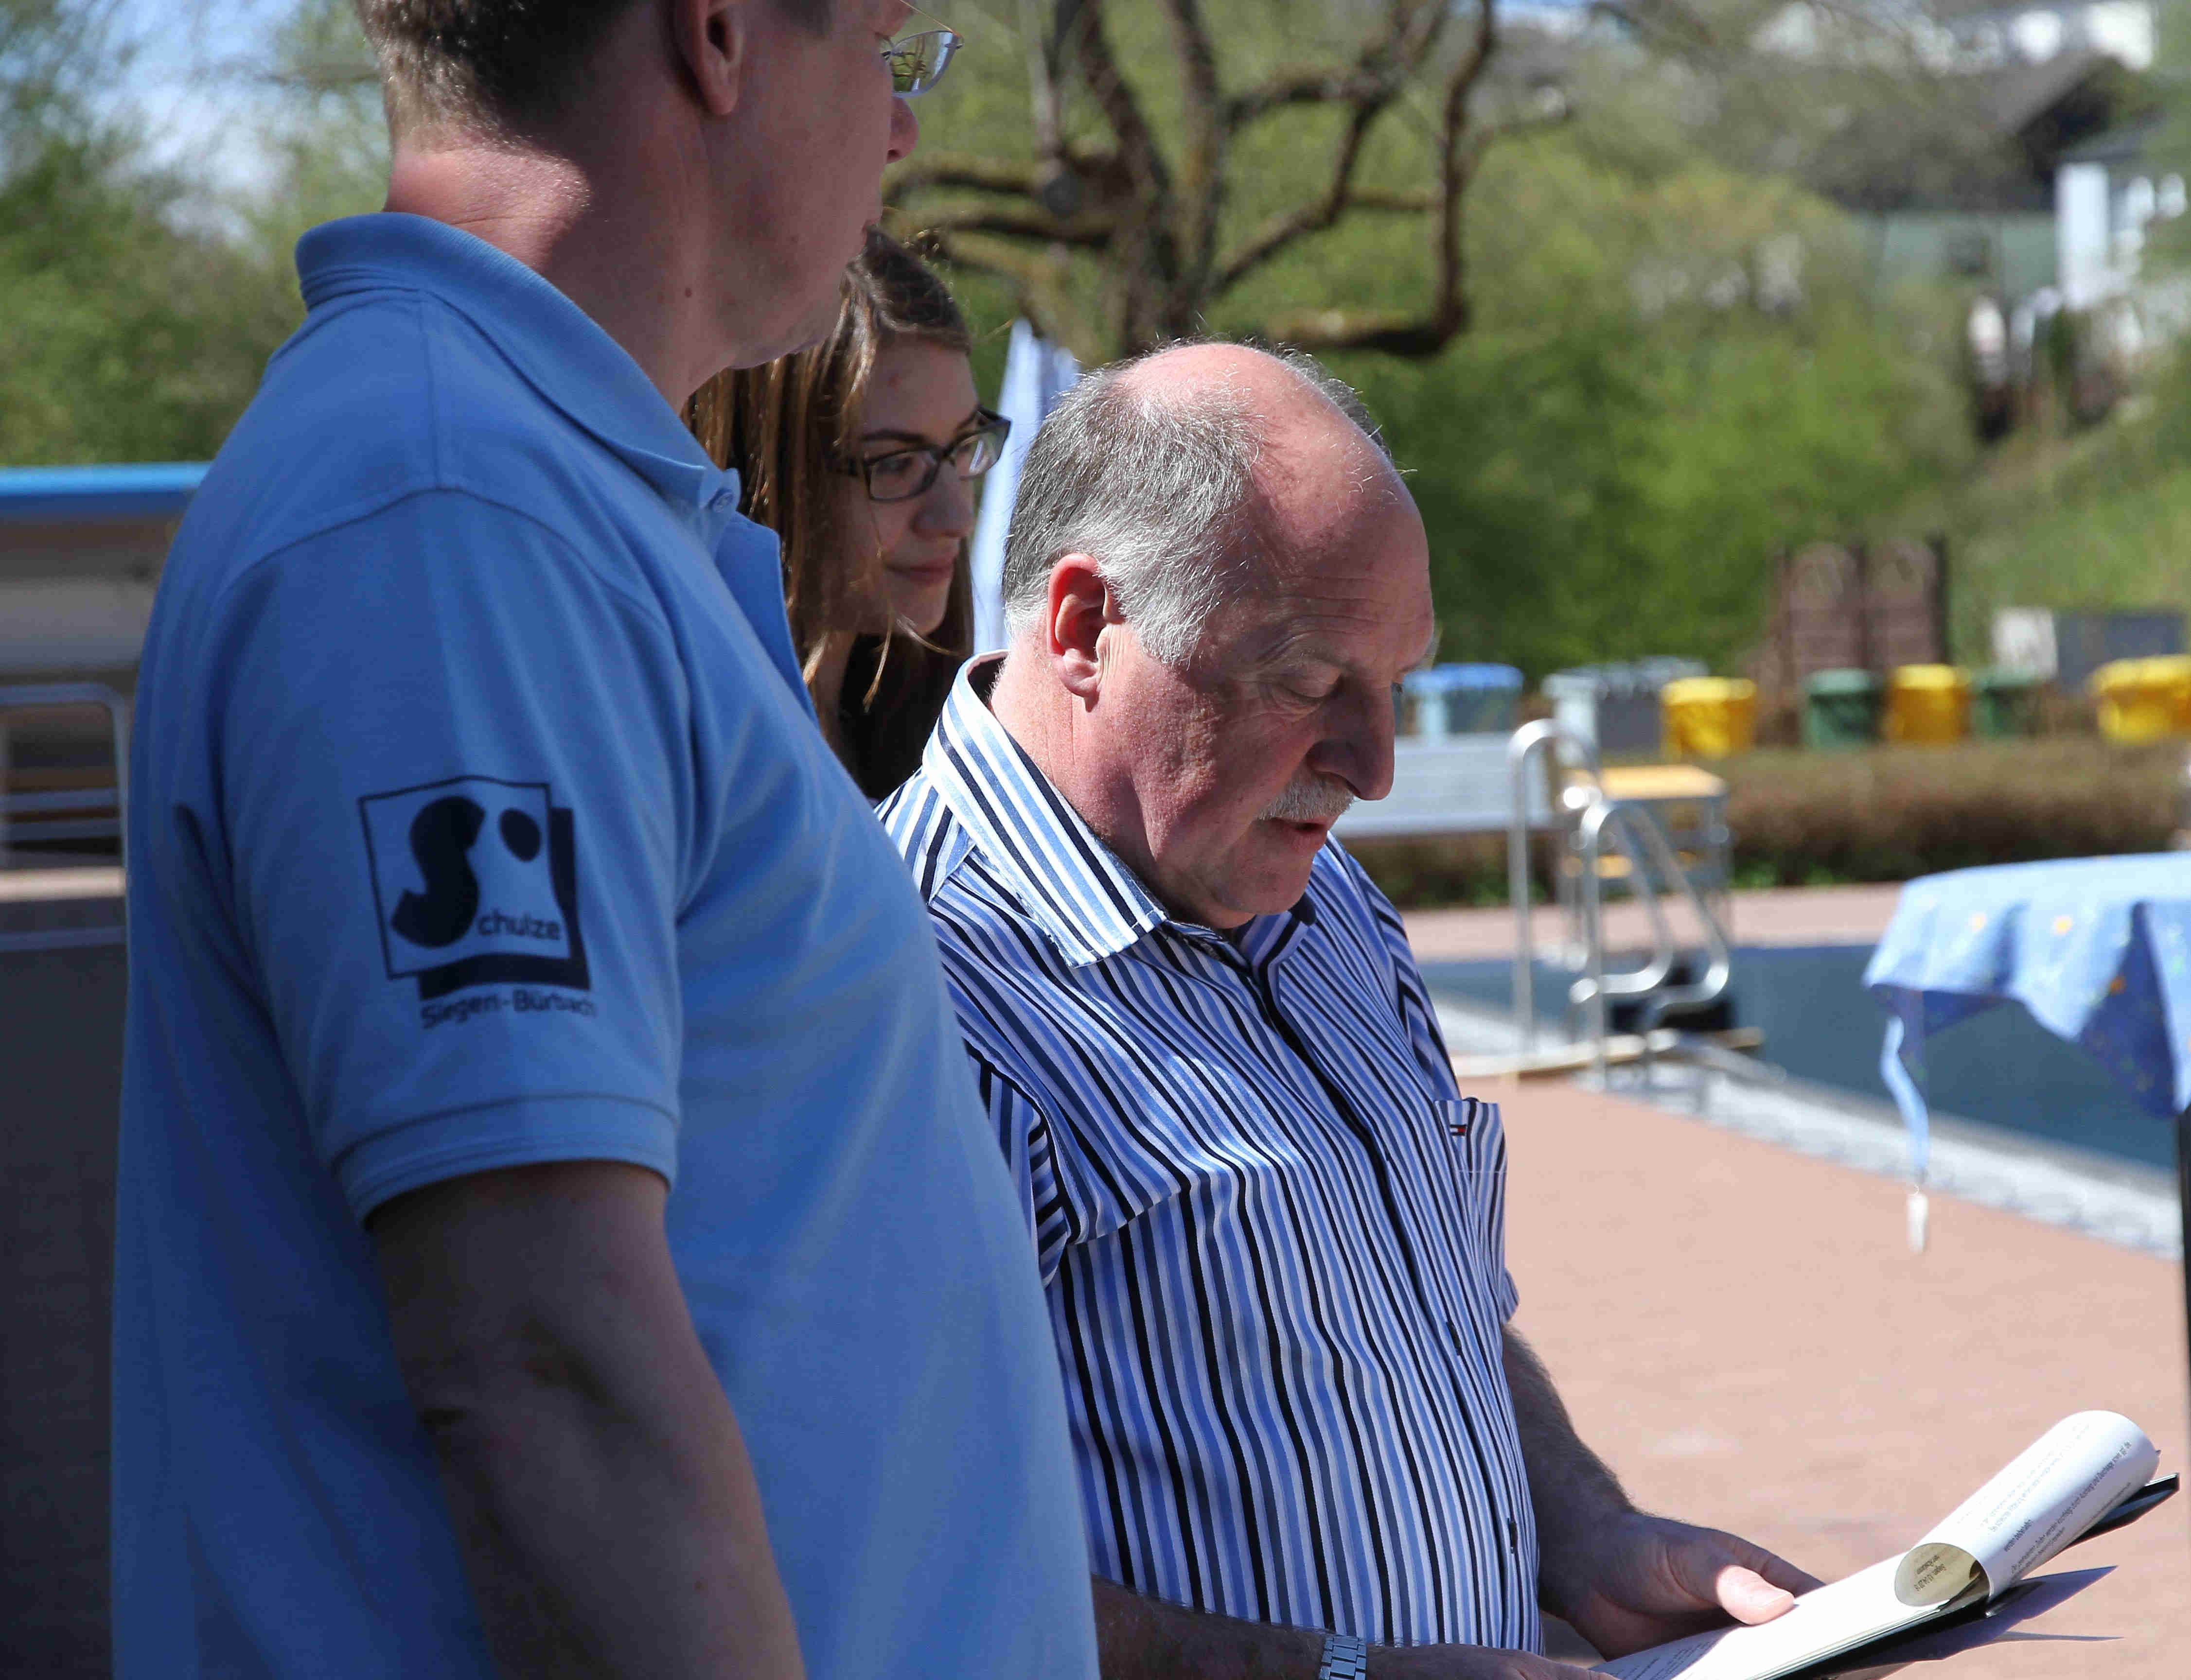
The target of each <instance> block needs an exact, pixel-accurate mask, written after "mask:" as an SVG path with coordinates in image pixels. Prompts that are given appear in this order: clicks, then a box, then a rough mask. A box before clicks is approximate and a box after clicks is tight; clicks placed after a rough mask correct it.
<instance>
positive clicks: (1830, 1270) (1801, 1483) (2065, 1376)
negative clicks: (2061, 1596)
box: [1498, 1086, 2191, 1680]
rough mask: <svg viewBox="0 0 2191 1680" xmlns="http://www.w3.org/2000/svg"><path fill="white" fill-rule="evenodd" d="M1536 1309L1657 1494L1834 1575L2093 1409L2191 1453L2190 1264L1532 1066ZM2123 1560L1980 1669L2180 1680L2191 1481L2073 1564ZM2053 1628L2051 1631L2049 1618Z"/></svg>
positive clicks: (1516, 1149)
mask: <svg viewBox="0 0 2191 1680" xmlns="http://www.w3.org/2000/svg"><path fill="white" fill-rule="evenodd" d="M1498 1094H1499V1095H1500V1099H1501V1101H1502V1103H1503V1104H1504V1106H1505V1116H1506V1130H1507V1134H1508V1138H1509V1140H1510V1143H1509V1146H1510V1150H1511V1178H1510V1184H1509V1191H1508V1198H1507V1207H1508V1229H1509V1235H1508V1244H1509V1254H1510V1261H1511V1265H1512V1268H1513V1271H1514V1274H1515V1277H1516V1279H1517V1281H1518V1283H1519V1284H1520V1286H1521V1290H1522V1308H1521V1312H1520V1314H1519V1315H1518V1317H1517V1320H1516V1322H1517V1325H1519V1327H1520V1328H1521V1329H1522V1332H1523V1333H1524V1334H1525V1335H1527V1336H1528V1337H1530V1338H1531V1339H1532V1340H1533V1341H1534V1342H1535V1343H1536V1345H1537V1347H1538V1348H1539V1352H1540V1353H1542V1354H1543V1355H1544V1357H1545V1361H1546V1363H1547V1364H1548V1365H1550V1366H1551V1369H1552V1371H1553V1373H1554V1375H1555V1376H1556V1377H1557V1378H1558V1379H1559V1382H1560V1386H1561V1388H1562V1392H1563V1393H1564V1394H1565V1395H1566V1397H1567V1399H1568V1405H1570V1407H1571V1408H1572V1409H1573V1410H1574V1415H1575V1419H1576V1422H1577V1426H1578V1427H1579V1429H1580V1431H1581V1433H1582V1434H1583V1436H1584V1439H1586V1440H1588V1441H1589V1442H1591V1444H1593V1445H1594V1446H1596V1448H1597V1449H1598V1450H1600V1451H1601V1452H1602V1454H1603V1455H1604V1456H1606V1458H1607V1459H1608V1461H1610V1462H1611V1463H1612V1464H1613V1467H1615V1468H1616V1469H1617V1470H1618V1471H1619V1473H1620V1474H1621V1475H1622V1477H1623V1478H1624V1479H1625V1481H1626V1483H1627V1485H1628V1487H1629V1490H1630V1493H1631V1494H1632V1495H1633V1496H1634V1497H1635V1498H1636V1500H1637V1501H1638V1502H1639V1503H1641V1504H1642V1505H1643V1506H1644V1507H1647V1508H1649V1509H1653V1510H1658V1511H1662V1512H1665V1513H1669V1514H1672V1515H1678V1516H1681V1517H1682V1518H1687V1519H1689V1520H1692V1521H1697V1522H1704V1523H1710V1524H1714V1525H1716V1526H1719V1527H1722V1528H1727V1529H1731V1530H1734V1531H1735V1532H1737V1533H1740V1534H1744V1535H1748V1536H1750V1538H1752V1539H1754V1540H1756V1541H1758V1542H1759V1543H1760V1544H1761V1545H1766V1546H1769V1547H1773V1548H1774V1549H1775V1550H1776V1551H1778V1552H1782V1553H1783V1554H1784V1555H1785V1556H1787V1557H1788V1558H1790V1559H1792V1560H1793V1561H1795V1562H1796V1563H1799V1564H1802V1565H1803V1566H1804V1567H1806V1568H1807V1569H1811V1570H1812V1571H1813V1573H1815V1574H1818V1575H1824V1576H1827V1577H1829V1578H1831V1577H1833V1576H1836V1575H1843V1574H1846V1573H1847V1572H1848V1571H1849V1570H1851V1569H1857V1568H1859V1567H1861V1566H1863V1565H1864V1564H1869V1563H1873V1562H1875V1561H1877V1560H1878V1559H1879V1558H1883V1557H1887V1556H1888V1555H1890V1554H1892V1553H1893V1552H1898V1551H1900V1550H1902V1549H1903V1548H1904V1547H1908V1546H1909V1545H1911V1544H1912V1543H1914V1542H1915V1541H1916V1540H1917V1538H1918V1537H1919V1536H1920V1535H1921V1534H1922V1533H1923V1532H1924V1530H1926V1528H1927V1527H1929V1526H1930V1525H1931V1524H1932V1523H1934V1522H1935V1521H1937V1520H1938V1518H1941V1517H1943V1516H1944V1515H1946V1514H1947V1513H1948V1512H1949V1510H1950V1509H1952V1508H1953V1507H1955V1505H1956V1504H1957V1503H1958V1502H1960V1501H1961V1500H1962V1498H1963V1497H1964V1496H1966V1494H1968V1493H1970V1492H1971V1491H1972V1490H1974V1489H1975V1488H1977V1487H1978V1484H1980V1483H1982V1482H1983V1481H1984V1480H1985V1479H1986V1478H1988V1477H1989V1476H1990V1475H1991V1474H1992V1473H1994V1472H1995V1470H1997V1469H1999V1468H2000V1466H2001V1465H2003V1464H2005V1463H2006V1461H2008V1460H2009V1459H2010V1458H2011V1457H2012V1456H2014V1455H2015V1454H2016V1453H2017V1451H2019V1450H2021V1449H2022V1448H2023V1447H2024V1446H2026V1445H2027V1444H2029V1443H2030V1442H2031V1441H2032V1440H2033V1439H2035V1438H2036V1437H2037V1436H2038V1435H2039V1434H2040V1433H2041V1432H2042V1431H2043V1430H2044V1429H2046V1427H2047V1426H2048V1425H2050V1424H2052V1423H2053V1422H2055V1421H2056V1420H2057V1419H2058V1418H2060V1417H2062V1416H2065V1415H2067V1414H2068V1413H2069V1412H2073V1411H2078V1410H2086V1409H2087V1408H2093V1407H2104V1408H2107V1409H2110V1410H2117V1411H2120V1412H2123V1413H2125V1414H2126V1415H2127V1416H2131V1417H2132V1418H2135V1419H2136V1420H2137V1422H2140V1423H2141V1424H2143V1426H2144V1427H2145V1429H2146V1430H2147V1432H2148V1433H2149V1434H2151V1435H2152V1436H2153V1438H2154V1441H2155V1442H2156V1443H2158V1444H2159V1445H2160V1450H2161V1458H2162V1467H2163V1468H2164V1469H2165V1470H2168V1469H2180V1468H2182V1467H2184V1465H2185V1461H2186V1449H2187V1446H2191V1428H2188V1427H2187V1424H2191V1413H2187V1406H2191V1397H2187V1394H2186V1377H2185V1359H2184V1347H2183V1334H2184V1331H2183V1316H2182V1314H2183V1307H2182V1292H2181V1289H2182V1286H2181V1281H2180V1279H2179V1275H2178V1273H2177V1269H2176V1268H2175V1267H2174V1266H2173V1265H2171V1264H2170V1263H2167V1262H2165V1261H2162V1260H2158V1259H2154V1258H2153V1257H2149V1256H2147V1255H2143V1254H2137V1253H2132V1252H2130V1251H2126V1250H2124V1249H2120V1248H2118V1247H2114V1246H2110V1245H2108V1244H2105V1243H2102V1242H2099V1241H2096V1240H2092V1239H2091V1238H2088V1237H2084V1236H2080V1235H2077V1234H2074V1233H2071V1232H2068V1231H2063V1230H2058V1229H2052V1228H2050V1227H2048V1226H2044V1225H2040V1224H2034V1223H2029V1222H2028V1221H2026V1220H2023V1219H2022V1218H2019V1217H2016V1216H2015V1215H2012V1214H2008V1213H2002V1212H1995V1211H1993V1210H1990V1209H1987V1208H1982V1207H1976V1206H1969V1205H1967V1204H1962V1203H1957V1202H1953V1201H1949V1200H1945V1199H1942V1198H1936V1200H1935V1202H1934V1208H1933V1242H1932V1251H1931V1252H1929V1253H1927V1254H1925V1255H1921V1256H1918V1255H1912V1254H1910V1253H1909V1251H1908V1250H1907V1248H1906V1247H1905V1246H1904V1240H1903V1233H1902V1218H1903V1214H1902V1196H1901V1192H1900V1190H1899V1189H1898V1188H1897V1187H1896V1186H1895V1185H1893V1184H1892V1183H1888V1182H1887V1181H1884V1180H1881V1179H1880V1178H1874V1177H1871V1176H1869V1175H1867V1174H1864V1173H1860V1172H1853V1171H1851V1170H1848V1169H1847V1168H1844V1167H1841V1166H1835V1165H1832V1164H1830V1163H1829V1162H1824V1161H1815V1160H1811V1159H1808V1158H1806V1157H1804V1156H1801V1155H1793V1154H1790V1153H1788V1152H1786V1151H1784V1150H1781V1149H1775V1148H1773V1147H1772V1146H1770V1145H1768V1144H1761V1143H1758V1142H1755V1141H1753V1140H1751V1139H1749V1138H1742V1137H1738V1136H1734V1135H1731V1134H1730V1133H1728V1132H1724V1131H1721V1130H1716V1129H1714V1128H1712V1127H1708V1126H1705V1125H1704V1124H1701V1123H1699V1122H1698V1121H1691V1120H1687V1119H1684V1118H1682V1117H1680V1116H1678V1115H1671V1114H1668V1113H1665V1112H1662V1111H1660V1110H1655V1109H1650V1108H1645V1107H1642V1106H1641V1105H1639V1104H1633V1103H1629V1102H1625V1101H1621V1100H1619V1099H1618V1098H1608V1097H1605V1096H1602V1095H1599V1094H1597V1093H1593V1092H1589V1091H1585V1090H1582V1089H1579V1088H1577V1087H1568V1086H1551V1087H1522V1088H1519V1089H1517V1088H1514V1087H1505V1089H1503V1090H1502V1091H1501V1092H1500V1093H1498ZM2097 1564H2113V1565H2115V1566H2116V1572H2115V1573H2114V1575H2110V1576H2109V1577H2108V1578H2107V1579H2106V1580H2105V1581H2102V1582H2100V1583H2099V1584H2098V1585H2097V1586H2093V1587H2092V1588H2091V1589H2090V1590H2089V1591H2087V1592H2086V1593H2085V1594H2084V1595H2082V1597H2080V1598H2078V1599H2077V1600H2075V1601H2074V1602H2073V1603H2070V1604H2069V1605H2066V1606H2064V1607H2063V1609H2060V1610H2059V1611H2057V1612H2056V1613H2055V1614H2054V1615H2052V1616H2051V1617H2048V1618H2046V1619H2045V1620H2041V1621H2040V1622H2038V1623H2035V1624H2034V1625H2033V1626H2031V1628H2030V1629H2029V1630H2028V1632H2026V1633H2025V1634H2024V1635H2023V1637H2017V1638H2015V1639H2013V1640H2012V1642H2004V1643H1999V1644H1996V1645H1995V1646H1993V1647H1990V1648H1989V1649H1986V1650H1983V1651H1979V1652H1973V1653H1971V1654H1966V1655H1964V1656H1961V1657H1958V1658H1956V1659H1955V1660H1954V1662H1953V1664H1952V1665H1951V1666H1949V1668H1943V1669H1940V1670H1925V1671H1915V1672H1938V1673H1940V1674H1943V1675H1946V1674H1949V1673H1952V1674H1953V1675H1954V1676H1955V1677H1956V1680H2088V1677H2089V1680H2103V1677H2104V1680H2182V1676H2183V1674H2184V1673H2185V1672H2186V1671H2187V1670H2191V1657H2187V1653H2191V1498H2178V1499H2177V1500H2176V1501H2171V1503H2170V1504H2169V1505H2168V1506H2167V1507H2164V1508H2163V1509H2162V1510H2161V1511H2160V1512H2159V1513H2156V1514H2154V1516H2151V1517H2148V1518H2146V1519H2145V1520H2144V1521H2143V1522H2142V1523H2140V1524H2137V1525H2135V1526H2134V1527H2132V1528H2131V1529H2128V1530H2124V1531H2123V1532H2121V1533H2120V1534H2116V1535H2108V1536H2105V1537H2103V1539H2100V1540H2097V1541H2093V1542H2091V1544H2090V1545H2089V1546H2086V1547H2080V1548H2079V1549H2078V1550H2077V1552H2075V1553H2074V1554H2073V1559H2072V1560H2071V1561H2066V1562H2065V1563H2063V1564H2062V1565H2060V1567H2063V1568H2073V1567H2074V1568H2084V1567H2088V1566H2091V1565H2097ZM2040 1635H2043V1636H2045V1637H2044V1639H2043V1640H2041V1639H2040V1638H2038V1637H2034V1636H2040Z"/></svg>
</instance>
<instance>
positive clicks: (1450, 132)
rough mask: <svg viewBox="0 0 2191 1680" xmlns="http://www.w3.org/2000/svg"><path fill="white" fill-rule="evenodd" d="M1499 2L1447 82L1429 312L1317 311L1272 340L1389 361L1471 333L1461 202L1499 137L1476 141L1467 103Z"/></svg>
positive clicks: (1276, 325) (1481, 5)
mask: <svg viewBox="0 0 2191 1680" xmlns="http://www.w3.org/2000/svg"><path fill="white" fill-rule="evenodd" d="M1494 7H1495V0H1477V4H1476V38H1475V40H1474V41H1473V42H1471V43H1470V46H1469V49H1468V51H1467V52H1465V53H1464V54H1462V55H1461V57H1460V61H1459V62H1458V63H1457V64H1455V65H1454V68H1453V72H1452V74H1451V75H1450V76H1448V77H1447V78H1446V84H1445V100H1444V108H1443V112H1442V121H1441V124H1440V129H1441V132H1440V149H1439V158H1438V190H1437V196H1436V200H1435V202H1434V209H1435V212H1436V215H1437V285H1436V290H1435V292H1434V293H1433V295H1432V298H1431V306H1430V308H1429V309H1427V310H1426V312H1424V313H1423V314H1422V315H1417V316H1409V315H1398V314H1392V313H1386V312H1381V311H1375V310H1349V309H1319V310H1311V311H1306V312H1304V313H1301V314H1298V315H1290V316H1284V317H1281V318H1280V319H1279V320H1278V321H1273V322H1272V334H1273V336H1274V337H1276V338H1278V339H1279V340H1281V341H1282V342H1283V343H1289V344H1294V345H1297V346H1299V347H1300V349H1308V350H1324V351H1330V350H1381V351H1383V352H1385V353H1386V355H1396V356H1407V357H1423V356H1431V355H1437V352H1438V351H1440V350H1441V349H1444V348H1445V346H1446V345H1448V343H1452V342H1453V340H1454V338H1458V337H1459V336H1460V334H1461V333H1462V332H1465V331H1466V330H1467V327H1468V316H1469V305H1468V293H1467V290H1466V285H1465V281H1466V264H1465V254H1464V253H1463V251H1462V248H1461V231H1462V229H1461V202H1462V199H1463V196H1464V195H1465V193H1466V191H1467V189H1468V184H1469V181H1470V179H1471V177H1472V176H1473V174H1474V172H1475V168H1476V165H1477V162H1478V161H1479V160H1480V159H1481V157H1482V151H1483V148H1484V146H1485V145H1488V143H1489V140H1490V139H1492V138H1495V137H1496V132H1495V131H1493V132H1492V133H1487V134H1486V135H1485V136H1484V137H1483V138H1482V139H1478V138H1477V136H1475V135H1472V134H1471V133H1470V131H1469V122H1468V105H1469V98H1470V95H1471V94H1473V93H1474V91H1475V88H1476V84H1477V82H1479V81H1481V80H1482V77H1483V72H1484V71H1485V70H1486V69H1487V68H1488V66H1489V65H1490V63H1491V56H1492V54H1494V52H1496V51H1497V50H1498V46H1499V37H1498V17H1497V13H1496V11H1495V9H1494Z"/></svg>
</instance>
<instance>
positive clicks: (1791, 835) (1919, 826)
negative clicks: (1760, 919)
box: [1349, 735, 2183, 909]
mask: <svg viewBox="0 0 2191 1680" xmlns="http://www.w3.org/2000/svg"><path fill="white" fill-rule="evenodd" d="M1712 768H1713V769H1714V770H1715V771H1716V772H1717V773H1718V774H1719V775H1722V776H1724V777H1726V779H1727V825H1728V826H1729V827H1730V828H1732V829H1733V831H1734V858H1733V867H1734V877H1735V883H1736V884H1737V885H1738V886H1739V887H1741V888H1744V889H1751V888H1763V887H1818V886H1830V885H1833V884H1835V883H1841V882H1853V881H1907V880H1909V879H1910V878H1911V877H1915V876H1919V875H1929V874H1934V873H1937V872H1938V871H1942V870H1948V869H1965V868H1972V867H1976V866H1981V865H1985V864H1996V863H2023V862H2031V861H2035V860H2040V859H2045V858H2066V857H2102V856H2109V855H2125V854H2134V853H2142V852H2154V851H2159V850H2161V849H2165V847H2166V846H2167V844H2168V843H2169V837H2170V834H2171V831H2173V830H2174V829H2176V828H2177V826H2178V825H2179V823H2180V822H2181V820H2182V808H2181V804H2180V801H2181V798H2182V790H2181V784H2180V780H2179V778H2180V777H2181V775H2182V768H2183V756H2182V746H2180V745H2176V746H2152V747H2137V748H2120V747H2106V746H2102V745H2101V744H2100V743H2099V742H2097V741H2095V740H2093V739H2092V738H2091V737H2090V736H2086V735H2069V736H2064V737H2060V738H2056V739H2050V740H2045V741H2017V742H2006V741H1972V742H1970V743H1967V744H1966V745H1963V746H1876V747H1872V748H1870V749H1869V750H1867V751H1864V752H1832V753H1824V752H1752V753H1749V754H1746V755H1745V756H1744V757H1742V758H1733V759H1729V760H1727V761H1726V762H1724V763H1718V764H1715V765H1714V766H1713V767H1712ZM1349 849H1350V850H1352V852H1353V853H1354V854H1355V855H1356V856H1357V858H1358V859H1359V860H1361V862H1362V865H1363V868H1365V869H1367V870H1368V871H1369V875H1370V877H1371V879H1373V880H1374V881H1375V882H1376V883H1377V884H1378V886H1379V887H1380V888H1382V889H1383V890H1384V892H1385V894H1386V896H1387V897H1388V898H1390V899H1391V900H1392V901H1393V902H1394V903H1395V904H1397V905H1401V906H1402V907H1403V908H1404V909H1426V908H1429V907H1431V906H1433V905H1498V904H1505V903H1506V902H1508V895H1507V889H1506V859H1505V839H1504V837H1502V836H1497V835H1460V836H1455V837H1451V838H1448V839H1440V840H1435V841H1426V840H1416V841H1384V842H1377V843H1364V844H1361V845H1357V846H1352V847H1350V848H1349ZM1535 866H1536V876H1537V888H1538V890H1539V893H1541V892H1542V890H1543V888H1544V883H1545V869H1546V860H1545V857H1544V855H1543V854H1542V853H1541V852H1539V854H1538V856H1537V857H1536V859H1535Z"/></svg>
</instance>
